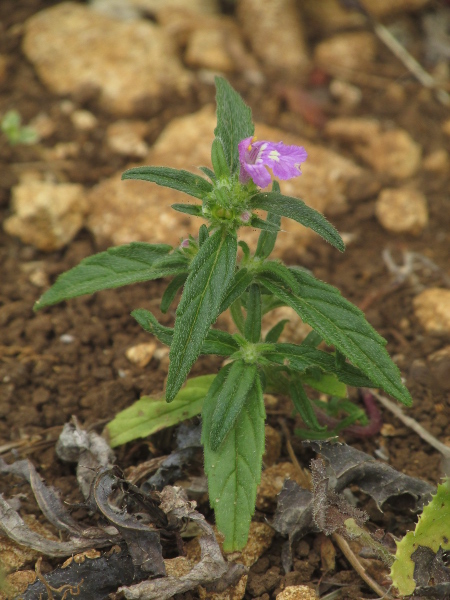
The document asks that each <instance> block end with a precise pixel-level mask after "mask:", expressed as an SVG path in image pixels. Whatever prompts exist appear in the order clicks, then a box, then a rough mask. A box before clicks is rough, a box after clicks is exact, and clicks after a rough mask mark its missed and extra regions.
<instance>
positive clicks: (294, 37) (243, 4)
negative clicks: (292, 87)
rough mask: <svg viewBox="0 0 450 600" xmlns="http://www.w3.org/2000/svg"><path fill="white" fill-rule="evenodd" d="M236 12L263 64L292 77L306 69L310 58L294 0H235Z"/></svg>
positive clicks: (255, 52)
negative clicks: (236, 1)
mask: <svg viewBox="0 0 450 600" xmlns="http://www.w3.org/2000/svg"><path fill="white" fill-rule="evenodd" d="M237 16H238V20H239V22H240V23H241V26H242V29H243V31H244V34H245V35H246V37H247V38H248V39H249V41H250V45H251V47H252V48H253V52H254V54H255V55H256V56H257V58H259V59H260V60H261V62H262V63H263V65H264V66H265V67H267V68H268V69H270V70H274V71H276V72H277V73H280V72H281V73H286V72H287V73H292V74H295V76H296V77H298V76H299V74H301V73H305V72H306V71H307V69H308V68H309V63H310V61H309V57H308V52H307V46H306V41H305V33H304V28H303V23H302V20H301V14H300V12H299V10H298V9H297V6H296V2H295V0H271V1H270V2H261V0H239V1H238V3H237ZM280 32H282V35H280Z"/></svg>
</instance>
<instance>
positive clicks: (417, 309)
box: [413, 288, 450, 336]
mask: <svg viewBox="0 0 450 600" xmlns="http://www.w3.org/2000/svg"><path fill="white" fill-rule="evenodd" d="M413 305H414V313H415V315H416V317H417V319H418V320H419V322H420V324H421V325H422V327H423V328H424V329H425V331H426V332H427V333H429V334H430V335H436V336H445V335H449V334H450V290H447V289H441V288H429V289H428V290H425V291H424V292H422V293H421V294H419V295H418V296H416V297H415V298H414V302H413Z"/></svg>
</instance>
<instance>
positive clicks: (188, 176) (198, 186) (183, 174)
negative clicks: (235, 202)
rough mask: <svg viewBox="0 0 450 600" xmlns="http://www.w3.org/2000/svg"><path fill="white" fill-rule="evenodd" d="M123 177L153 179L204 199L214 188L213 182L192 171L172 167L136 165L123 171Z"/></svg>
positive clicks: (154, 181)
mask: <svg viewBox="0 0 450 600" xmlns="http://www.w3.org/2000/svg"><path fill="white" fill-rule="evenodd" d="M122 179H142V180H143V181H151V182H152V183H156V184H158V185H162V186H163V187H168V188H172V189H173V190H178V191H179V192H184V193H185V194H189V196H194V198H200V200H203V198H204V197H205V196H206V195H207V194H209V192H211V191H212V189H213V186H212V185H211V183H210V182H209V181H206V179H203V177H200V176H199V175H194V174H193V173H191V172H190V171H183V170H180V169H172V168H170V167H135V168H133V169H128V170H127V171H125V172H124V173H122Z"/></svg>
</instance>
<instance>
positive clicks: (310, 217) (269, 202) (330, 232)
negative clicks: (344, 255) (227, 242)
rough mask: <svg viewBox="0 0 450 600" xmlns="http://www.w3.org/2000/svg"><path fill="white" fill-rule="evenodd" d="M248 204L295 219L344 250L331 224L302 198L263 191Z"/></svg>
mask: <svg viewBox="0 0 450 600" xmlns="http://www.w3.org/2000/svg"><path fill="white" fill-rule="evenodd" d="M250 205H251V207H252V208H261V209H263V210H267V211H270V212H271V213H272V214H274V215H278V216H280V217H287V218H288V219H292V220H294V221H297V222H298V223H301V224H302V225H304V226H305V227H309V228H310V229H312V230H313V231H315V232H316V233H318V234H319V235H320V236H321V237H323V238H324V239H325V240H326V241H327V242H329V243H330V244H331V245H332V246H334V247H335V248H337V249H338V250H340V251H341V252H343V251H344V250H345V245H344V242H343V241H342V238H341V236H340V235H339V233H338V232H337V230H336V229H335V228H334V227H333V225H332V224H331V223H330V222H329V221H328V220H327V219H326V218H325V217H324V216H323V215H322V214H321V213H320V212H317V210H314V209H313V208H311V207H310V206H308V205H307V204H305V203H304V202H303V200H299V199H298V198H292V197H291V196H283V195H282V194H279V193H278V192H265V193H260V194H256V195H255V196H253V197H252V198H251V200H250Z"/></svg>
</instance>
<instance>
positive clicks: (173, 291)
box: [160, 273, 188, 313]
mask: <svg viewBox="0 0 450 600" xmlns="http://www.w3.org/2000/svg"><path fill="white" fill-rule="evenodd" d="M187 276H188V274H187V273H181V274H180V275H177V276H176V277H174V278H173V279H172V281H171V282H170V283H169V285H168V286H167V288H166V291H165V292H164V294H163V297H162V299H161V306H160V310H161V312H162V313H166V312H167V311H168V310H169V308H170V305H171V304H172V302H173V301H174V300H175V296H176V295H177V292H178V290H179V289H180V288H181V287H183V285H184V282H185V281H186V279H187Z"/></svg>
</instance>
